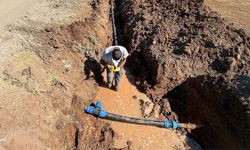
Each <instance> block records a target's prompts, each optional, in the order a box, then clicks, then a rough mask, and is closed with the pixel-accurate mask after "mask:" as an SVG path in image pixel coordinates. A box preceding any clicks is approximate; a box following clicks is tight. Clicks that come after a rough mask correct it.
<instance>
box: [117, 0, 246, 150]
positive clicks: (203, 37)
mask: <svg viewBox="0 0 250 150" xmlns="http://www.w3.org/2000/svg"><path fill="white" fill-rule="evenodd" d="M120 10H121V11H120V15H121V17H122V20H123V24H124V26H123V28H124V34H125V42H126V43H127V47H128V48H129V50H130V53H131V56H130V58H129V61H128V63H127V66H128V67H129V68H130V70H131V71H132V73H133V74H135V75H136V85H137V86H138V87H139V88H140V89H141V90H142V91H144V92H146V93H147V95H148V96H149V97H151V98H152V100H153V102H155V103H158V104H160V105H161V107H163V106H162V102H163V103H167V102H168V100H169V101H171V105H172V107H173V111H175V112H176V113H177V116H179V118H180V120H181V121H192V122H194V123H195V122H197V123H204V124H205V126H204V128H203V129H201V130H198V131H197V132H195V133H194V134H193V135H194V136H195V137H196V139H197V140H198V141H200V142H201V143H203V146H204V148H243V149H246V148H249V139H250V133H249V126H250V125H249V124H250V118H249V109H250V107H249V106H250V104H249V103H250V97H249V87H250V84H249V77H250V71H249V70H250V61H249V60H250V38H249V36H247V34H246V33H245V31H244V30H243V29H240V28H237V27H236V26H234V25H232V24H230V23H228V22H227V21H225V20H224V19H222V18H220V17H218V14H217V13H215V12H213V11H211V10H210V9H209V8H207V7H206V6H205V5H204V2H203V0H198V1H197V0H183V1H178V0H170V1H164V0H153V1H151V0H137V1H134V0H124V1H120ZM173 89H174V90H173ZM177 89H178V90H177ZM191 93H192V94H191ZM183 95H187V96H183ZM178 97H182V98H178ZM164 98H165V100H163V99H164ZM170 99H171V100H170ZM180 99H181V100H180ZM183 99H184V100H183ZM162 109H163V110H164V107H163V108H162ZM205 110H207V111H206V112H204V111H205ZM163 112H164V111H163ZM165 114H166V116H168V114H169V113H165ZM201 118H202V119H201ZM204 119H205V120H204ZM235 120H237V121H238V122H241V123H242V124H241V125H236V123H235ZM211 131H213V132H211ZM214 137H217V138H218V139H217V140H214V139H216V138H214ZM242 137H244V138H242ZM216 141H220V142H216ZM221 141H228V143H227V144H226V145H225V143H224V142H221ZM230 143H231V144H230ZM233 145H235V147H231V146H233Z"/></svg>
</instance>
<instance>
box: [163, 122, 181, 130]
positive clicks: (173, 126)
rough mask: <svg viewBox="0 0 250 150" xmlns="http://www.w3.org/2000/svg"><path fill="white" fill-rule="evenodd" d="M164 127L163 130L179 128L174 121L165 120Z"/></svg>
mask: <svg viewBox="0 0 250 150" xmlns="http://www.w3.org/2000/svg"><path fill="white" fill-rule="evenodd" d="M164 127H165V128H170V127H172V128H173V129H177V128H178V127H179V126H178V123H177V122H176V121H169V120H166V121H164Z"/></svg>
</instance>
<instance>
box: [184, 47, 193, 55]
mask: <svg viewBox="0 0 250 150" xmlns="http://www.w3.org/2000/svg"><path fill="white" fill-rule="evenodd" d="M183 52H184V53H185V54H187V55H191V54H192V51H191V48H190V47H189V46H186V47H185V48H184V49H183Z"/></svg>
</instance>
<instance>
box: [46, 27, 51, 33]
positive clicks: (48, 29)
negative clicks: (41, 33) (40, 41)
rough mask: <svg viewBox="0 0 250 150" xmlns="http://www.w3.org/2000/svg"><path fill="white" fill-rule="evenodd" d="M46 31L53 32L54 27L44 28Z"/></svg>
mask: <svg viewBox="0 0 250 150" xmlns="http://www.w3.org/2000/svg"><path fill="white" fill-rule="evenodd" d="M44 30H45V31H46V32H51V31H52V28H51V27H45V29H44Z"/></svg>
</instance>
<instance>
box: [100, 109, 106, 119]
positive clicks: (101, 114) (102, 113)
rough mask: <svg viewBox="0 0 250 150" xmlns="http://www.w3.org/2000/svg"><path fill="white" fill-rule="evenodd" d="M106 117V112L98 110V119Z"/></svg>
mask: <svg viewBox="0 0 250 150" xmlns="http://www.w3.org/2000/svg"><path fill="white" fill-rule="evenodd" d="M106 115H107V112H106V111H105V110H103V109H100V112H99V114H98V117H100V118H105V117H106Z"/></svg>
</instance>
